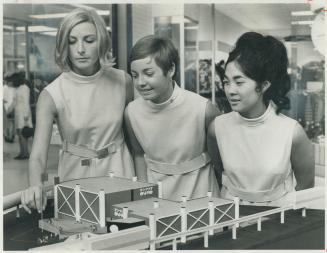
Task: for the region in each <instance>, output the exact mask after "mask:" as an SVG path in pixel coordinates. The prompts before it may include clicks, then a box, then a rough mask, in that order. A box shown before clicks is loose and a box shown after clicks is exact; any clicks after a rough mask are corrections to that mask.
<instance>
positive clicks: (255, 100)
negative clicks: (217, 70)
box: [224, 61, 266, 118]
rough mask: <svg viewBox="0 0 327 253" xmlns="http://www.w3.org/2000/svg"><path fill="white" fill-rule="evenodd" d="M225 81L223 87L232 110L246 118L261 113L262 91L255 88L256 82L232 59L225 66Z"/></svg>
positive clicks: (262, 110)
mask: <svg viewBox="0 0 327 253" xmlns="http://www.w3.org/2000/svg"><path fill="white" fill-rule="evenodd" d="M225 75H226V79H227V80H226V81H224V89H225V93H226V96H227V99H228V101H229V103H230V105H231V107H232V109H233V111H236V112H239V113H240V114H241V115H242V116H244V117H246V118H256V117H259V116H260V115H262V114H263V113H264V112H265V110H266V106H265V104H264V102H263V92H259V91H257V90H256V87H257V82H256V81H254V80H253V79H251V78H249V77H247V76H246V75H245V74H244V73H243V72H242V70H241V68H240V67H239V65H238V64H237V63H236V64H235V62H234V61H233V62H230V63H228V65H227V66H226V71H225Z"/></svg>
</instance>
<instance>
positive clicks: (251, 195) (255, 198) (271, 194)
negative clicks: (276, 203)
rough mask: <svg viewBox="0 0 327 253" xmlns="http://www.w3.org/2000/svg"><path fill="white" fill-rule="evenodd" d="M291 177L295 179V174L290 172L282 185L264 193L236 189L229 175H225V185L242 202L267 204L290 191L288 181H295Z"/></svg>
mask: <svg viewBox="0 0 327 253" xmlns="http://www.w3.org/2000/svg"><path fill="white" fill-rule="evenodd" d="M289 177H293V174H292V173H291V172H290V173H289V174H288V175H287V177H286V179H285V181H284V182H282V183H281V184H279V185H277V186H276V187H275V188H273V189H269V190H264V191H255V192H254V191H251V192H249V191H245V190H244V189H240V188H237V187H235V186H234V185H233V184H232V182H231V181H230V180H229V178H228V176H227V175H223V180H222V181H223V185H224V186H225V187H226V188H227V190H228V191H229V192H230V193H231V194H232V195H233V196H236V197H239V198H240V199H242V200H246V201H250V202H267V201H273V200H276V199H279V198H281V197H282V196H283V195H284V194H285V193H286V192H288V191H289V190H290V189H288V188H289V187H287V183H288V182H287V181H288V180H293V179H290V178H289Z"/></svg>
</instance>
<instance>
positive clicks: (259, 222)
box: [257, 217, 261, 231]
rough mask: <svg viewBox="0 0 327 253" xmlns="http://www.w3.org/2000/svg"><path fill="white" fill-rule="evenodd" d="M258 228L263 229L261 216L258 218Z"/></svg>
mask: <svg viewBox="0 0 327 253" xmlns="http://www.w3.org/2000/svg"><path fill="white" fill-rule="evenodd" d="M257 230H258V231H261V217H259V218H258V224H257Z"/></svg>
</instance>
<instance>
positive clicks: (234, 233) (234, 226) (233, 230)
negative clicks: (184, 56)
mask: <svg viewBox="0 0 327 253" xmlns="http://www.w3.org/2000/svg"><path fill="white" fill-rule="evenodd" d="M236 227H237V224H234V225H233V228H232V238H233V240H235V239H236Z"/></svg>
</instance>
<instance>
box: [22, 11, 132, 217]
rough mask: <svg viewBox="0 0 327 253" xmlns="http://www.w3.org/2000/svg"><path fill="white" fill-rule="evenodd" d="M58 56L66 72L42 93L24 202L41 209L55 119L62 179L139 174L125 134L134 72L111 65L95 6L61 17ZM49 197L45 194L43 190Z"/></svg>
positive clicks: (25, 206) (27, 205) (111, 60)
mask: <svg viewBox="0 0 327 253" xmlns="http://www.w3.org/2000/svg"><path fill="white" fill-rule="evenodd" d="M56 39H57V43H56V51H55V59H56V62H57V64H58V65H59V66H60V68H61V69H62V71H63V73H62V74H61V75H60V76H59V77H58V78H57V79H55V80H54V81H53V82H52V83H51V84H49V85H48V86H47V87H46V88H45V89H44V90H43V91H42V93H41V94H40V96H39V99H38V104H37V112H36V131H35V137H34V143H33V147H32V152H31V156H30V162H29V183H30V187H29V188H28V189H27V190H25V191H24V192H23V194H22V204H23V207H24V208H25V209H26V210H27V211H28V212H30V209H31V208H37V209H38V210H39V211H40V209H41V208H44V207H45V202H46V201H45V199H44V200H42V201H43V202H42V203H43V206H42V207H41V204H40V203H41V198H40V195H41V187H40V185H41V175H42V173H44V172H45V170H46V164H47V153H48V149H49V143H50V138H51V132H52V124H53V121H54V120H55V121H56V123H57V124H58V129H59V132H60V136H61V138H62V142H63V146H62V149H61V152H60V157H59V166H58V174H59V177H60V181H65V180H70V179H76V178H83V177H96V176H105V175H108V173H109V172H113V173H115V175H117V176H120V177H127V178H131V177H133V176H134V166H133V161H132V159H131V156H130V153H129V151H128V149H127V146H126V143H125V141H124V136H123V129H122V124H123V113H124V109H125V106H126V105H127V104H128V102H129V101H131V100H132V98H133V89H132V85H131V79H130V77H129V76H128V75H127V74H126V73H125V72H123V71H121V70H117V69H114V68H112V66H113V65H114V61H113V59H112V57H111V54H110V44H111V43H110V42H111V41H110V38H109V35H108V32H107V30H106V25H105V23H104V21H103V20H102V18H101V17H100V16H99V15H98V14H97V13H96V11H95V10H94V9H93V8H86V7H85V8H78V9H75V10H73V11H72V12H71V13H69V14H68V15H67V16H66V17H65V18H64V19H63V20H62V22H61V25H60V27H59V30H58V33H57V38H56ZM43 196H45V194H43Z"/></svg>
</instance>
